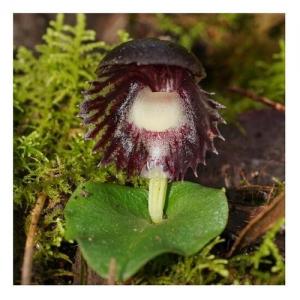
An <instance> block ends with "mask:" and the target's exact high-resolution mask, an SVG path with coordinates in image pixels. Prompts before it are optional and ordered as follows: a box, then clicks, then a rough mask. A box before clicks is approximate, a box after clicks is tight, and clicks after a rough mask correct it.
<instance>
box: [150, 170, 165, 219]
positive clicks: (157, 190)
mask: <svg viewBox="0 0 300 300" xmlns="http://www.w3.org/2000/svg"><path fill="white" fill-rule="evenodd" d="M167 187H168V178H167V177H166V176H164V175H163V174H162V173H160V174H156V175H154V177H150V181H149V196H148V209H149V214H150V217H151V220H152V222H153V223H160V222H162V220H163V211H164V206H165V200H166V194H167Z"/></svg>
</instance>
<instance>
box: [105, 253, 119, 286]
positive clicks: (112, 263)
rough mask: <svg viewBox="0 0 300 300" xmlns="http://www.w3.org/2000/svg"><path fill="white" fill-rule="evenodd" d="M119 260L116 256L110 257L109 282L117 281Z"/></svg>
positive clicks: (112, 283) (111, 283)
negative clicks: (117, 260)
mask: <svg viewBox="0 0 300 300" xmlns="http://www.w3.org/2000/svg"><path fill="white" fill-rule="evenodd" d="M116 272H117V262H116V259H115V258H114V257H112V258H111V259H110V262H109V267H108V278H107V284H109V285H114V284H115V283H116Z"/></svg>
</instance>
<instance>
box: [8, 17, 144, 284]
mask: <svg viewBox="0 0 300 300" xmlns="http://www.w3.org/2000/svg"><path fill="white" fill-rule="evenodd" d="M85 26H86V24H85V16H84V15H78V16H77V23H76V25H75V26H73V27H72V26H69V25H66V24H64V18H63V15H58V16H57V18H56V20H55V21H51V23H50V27H49V28H48V30H47V33H46V34H45V35H44V37H43V40H44V43H43V44H42V45H38V46H37V47H36V49H35V50H36V52H37V55H35V54H34V53H33V52H32V51H30V50H28V49H26V48H24V47H21V48H19V49H17V51H16V59H15V61H14V72H15V74H14V202H15V209H16V210H18V209H19V210H23V211H25V218H26V215H27V214H28V212H29V211H30V210H31V208H32V207H33V205H34V204H35V201H36V198H37V195H38V193H39V192H41V191H43V192H45V193H46V194H47V196H48V200H47V205H46V207H45V209H44V211H43V216H44V217H43V218H42V221H41V224H40V227H39V233H38V238H37V240H38V242H37V245H38V247H37V251H36V252H35V258H34V259H35V263H36V265H38V264H41V265H43V266H44V267H45V269H47V268H50V269H51V265H52V264H56V262H57V260H64V261H67V262H69V261H70V260H69V258H68V257H67V256H66V255H65V254H63V253H62V252H61V242H62V240H63V234H64V230H63V228H64V221H63V214H62V211H63V207H64V205H65V203H66V201H67V199H68V197H69V195H70V194H71V193H72V191H73V190H74V188H75V187H76V186H77V185H78V184H80V183H81V182H83V181H86V180H90V179H92V180H97V181H101V182H105V181H107V180H109V181H115V182H119V183H121V184H124V183H125V176H124V175H123V174H121V173H119V172H117V171H116V169H115V167H114V166H111V167H110V168H106V169H103V168H97V167H96V166H97V164H98V162H99V157H97V156H95V155H92V143H88V142H85V141H84V140H83V133H84V130H85V129H84V128H83V127H82V126H81V124H80V119H79V118H78V117H77V115H78V105H79V103H80V102H81V101H82V96H81V91H82V90H83V89H84V88H85V87H86V85H87V81H88V80H91V79H93V78H94V72H95V69H96V68H97V66H98V64H99V61H101V59H102V58H103V56H104V54H105V53H106V51H107V50H109V49H111V47H112V46H108V45H106V44H105V43H104V42H97V41H95V32H94V31H92V30H86V28H85ZM120 37H121V40H122V41H125V40H126V39H128V38H129V37H128V35H126V34H124V33H123V34H122V33H121V34H120ZM133 183H134V184H140V183H141V182H140V181H139V180H138V179H136V178H134V179H133ZM24 222H25V220H24ZM20 255H21V253H20ZM66 268H70V263H69V266H66ZM39 272H43V270H41V269H39V270H37V271H36V273H35V274H36V280H39V279H38V278H39V277H40V280H41V282H43V281H44V280H45V277H44V274H39ZM60 273H61V272H60Z"/></svg>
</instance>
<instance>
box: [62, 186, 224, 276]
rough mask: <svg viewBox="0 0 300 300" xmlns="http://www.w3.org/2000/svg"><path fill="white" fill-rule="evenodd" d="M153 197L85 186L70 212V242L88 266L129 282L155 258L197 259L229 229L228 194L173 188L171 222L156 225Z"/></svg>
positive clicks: (143, 192) (127, 189)
mask: <svg viewBox="0 0 300 300" xmlns="http://www.w3.org/2000/svg"><path fill="white" fill-rule="evenodd" d="M147 197H148V191H147V190H145V189H142V188H132V187H125V186H119V185H114V184H103V183H90V182H89V183H85V184H84V185H81V186H80V187H78V188H77V190H76V191H75V192H74V194H73V195H72V197H71V199H70V200H69V202H68V204H67V206H66V209H65V218H66V237H67V239H70V240H76V241H77V242H78V243H79V246H80V248H81V252H82V253H83V256H84V257H85V259H86V260H87V263H88V264H89V265H90V267H91V268H92V269H94V270H95V271H96V272H97V273H98V274H99V275H100V276H102V277H104V278H107V277H108V275H109V274H108V273H109V264H110V262H111V261H114V262H115V264H116V265H115V268H116V274H115V275H116V279H119V280H126V279H127V278H129V277H130V276H132V275H133V274H134V273H135V272H137V271H138V269H139V268H140V267H142V266H143V265H144V264H145V263H146V262H148V261H149V260H150V259H152V258H154V257H155V256H157V255H159V254H162V253H165V252H172V253H178V254H182V255H191V254H193V253H196V252H197V251H199V250H200V249H201V248H202V247H203V246H204V245H205V244H207V243H208V242H209V241H210V240H211V239H213V238H214V237H216V236H217V235H219V234H220V233H221V232H222V231H223V230H224V228H225V225H226V222H227V217H228V206H227V201H226V196H225V193H224V192H223V191H222V190H216V189H212V188H207V187H203V186H201V185H199V184H195V183H190V182H176V183H172V184H170V186H169V192H168V195H167V201H166V209H165V214H166V219H165V220H164V221H163V222H162V223H159V224H153V223H151V220H150V217H149V215H148V208H147V204H148V203H147Z"/></svg>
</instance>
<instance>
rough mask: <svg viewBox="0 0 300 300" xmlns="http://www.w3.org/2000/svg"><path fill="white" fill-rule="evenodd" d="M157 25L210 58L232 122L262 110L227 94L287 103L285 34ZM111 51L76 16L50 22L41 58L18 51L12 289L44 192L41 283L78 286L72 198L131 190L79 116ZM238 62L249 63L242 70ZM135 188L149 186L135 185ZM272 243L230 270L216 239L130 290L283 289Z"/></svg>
mask: <svg viewBox="0 0 300 300" xmlns="http://www.w3.org/2000/svg"><path fill="white" fill-rule="evenodd" d="M156 18H157V22H158V26H159V28H160V32H161V33H164V34H169V35H170V36H172V37H173V39H175V40H177V41H178V42H179V43H180V44H182V45H183V46H185V47H187V48H189V49H192V50H193V51H195V52H197V47H198V48H199V41H200V44H201V45H205V47H206V48H207V49H208V51H207V53H208V54H206V55H205V57H204V58H205V63H204V65H205V67H206V69H207V73H208V78H207V80H205V81H204V87H205V88H206V89H208V90H210V91H215V92H216V94H217V95H216V99H217V100H218V101H219V102H221V103H223V104H225V105H226V106H227V107H228V109H227V110H226V112H225V119H227V120H229V121H235V120H236V116H237V114H238V113H240V112H242V111H245V110H248V109H252V108H260V107H261V106H260V104H257V103H254V102H251V101H248V100H247V99H241V98H240V97H237V96H233V95H230V94H228V93H227V92H226V87H228V86H229V85H230V84H232V83H234V84H237V85H241V86H243V87H246V88H252V89H254V90H255V91H256V92H257V93H258V94H261V95H264V96H268V97H270V98H272V99H273V100H276V101H280V102H282V101H284V37H283V34H282V33H281V32H282V30H280V28H277V29H276V28H275V29H276V30H277V31H279V33H277V34H275V35H274V37H271V38H268V39H266V40H264V39H262V38H259V40H258V37H257V34H251V30H252V28H251V26H253V24H254V18H255V17H254V15H242V14H219V15H213V16H209V15H207V16H203V18H199V20H198V21H197V22H195V23H194V24H192V25H191V24H188V25H187V26H184V25H182V24H178V23H177V22H176V18H175V17H174V16H172V15H163V14H159V15H157V16H156ZM246 35H247V36H248V38H247V39H245V36H246ZM119 39H120V43H121V42H124V41H127V40H128V39H130V36H129V34H128V33H127V32H125V31H124V32H123V31H122V32H120V33H119ZM253 45H256V46H255V47H253ZM257 45H259V46H260V47H259V46H257ZM114 46H115V45H108V44H106V43H104V42H102V41H96V39H95V32H94V31H92V30H88V29H86V19H85V16H84V15H77V21H76V24H75V25H74V26H71V25H68V24H65V22H64V16H63V15H58V16H57V18H56V20H54V21H51V23H50V25H49V27H48V29H47V32H46V34H45V35H44V37H43V44H42V45H38V46H36V49H35V50H34V51H31V50H29V49H26V48H24V47H20V48H18V49H15V60H14V207H15V209H14V216H15V218H14V222H15V226H14V230H15V232H14V238H15V245H14V251H15V253H14V259H15V261H14V266H15V283H19V279H20V266H21V260H22V254H23V247H24V239H25V234H26V230H27V226H28V215H29V213H30V211H31V209H32V207H33V206H34V204H35V201H36V199H37V195H38V194H39V193H40V192H44V193H46V194H47V202H46V207H45V208H44V210H43V214H42V217H41V221H40V224H39V232H38V236H37V244H36V249H35V250H36V251H35V255H34V270H33V271H34V278H33V280H34V283H37V284H45V283H55V284H57V283H71V282H72V272H71V264H72V260H73V259H74V251H75V250H74V249H75V247H74V245H72V244H70V243H68V242H67V241H65V240H64V219H63V208H64V206H65V204H66V202H67V200H68V198H69V196H70V194H71V193H72V191H73V190H74V189H75V187H76V186H77V185H79V184H80V183H82V182H84V181H86V180H93V179H97V181H101V182H106V181H109V182H117V183H119V184H126V178H125V176H124V175H123V174H121V173H119V172H116V170H115V168H114V166H111V167H110V168H106V169H103V168H97V167H96V166H97V163H98V161H99V157H97V156H94V155H92V151H91V149H92V142H85V141H84V140H83V138H82V136H83V132H84V128H83V127H82V126H81V121H80V119H79V118H78V116H77V114H78V105H79V103H80V102H81V101H82V96H81V91H82V90H83V89H85V88H86V87H87V86H88V83H87V81H88V80H92V79H94V72H95V69H96V68H97V66H98V64H99V62H100V61H101V59H102V58H103V56H104V55H105V53H106V52H107V51H108V50H110V49H111V48H112V47H114ZM200 48H201V47H200ZM239 61H242V62H243V64H242V66H241V65H240V63H239ZM253 66H255V67H253ZM130 183H131V184H134V185H143V184H145V182H143V181H141V180H139V179H138V178H133V179H132V180H131V182H130ZM276 230H278V228H277V229H276ZM275 232H277V231H275ZM274 235H275V233H274V234H273V235H270V234H269V235H267V236H266V238H265V240H264V242H263V243H262V244H261V246H260V248H258V250H257V252H254V254H251V256H250V259H249V257H248V256H247V257H243V256H241V257H235V258H232V259H230V260H225V259H221V258H218V257H215V256H214V255H212V254H211V249H212V248H213V247H214V245H215V244H216V243H219V242H220V240H219V239H217V240H216V241H214V242H212V243H211V244H210V245H208V246H207V247H206V248H205V249H203V250H202V251H201V252H200V253H199V254H198V255H196V256H194V257H190V258H181V257H177V256H168V257H167V258H166V257H164V259H162V258H157V259H156V260H154V261H153V262H151V263H149V264H147V266H145V268H144V270H142V271H141V272H140V273H139V274H138V275H137V276H136V277H135V278H133V281H132V282H133V283H137V284H140V283H142V284H151V283H155V284H212V283H217V284H232V283H237V284H270V283H283V282H284V264H283V258H282V257H281V256H280V255H279V254H278V251H277V250H276V245H275V244H274V242H273V240H274ZM266 249H267V250H266ZM276 251H277V252H276ZM266 257H268V263H267V264H264V268H265V270H264V272H262V271H261V270H260V264H261V262H262V260H263V259H265V258H266ZM162 261H163V262H162ZM266 266H267V267H266ZM150 270H152V273H151V271H150ZM249 270H250V271H249ZM147 274H149V275H147ZM151 274H152V275H151ZM246 274H247V275H246ZM204 275H205V276H204Z"/></svg>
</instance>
